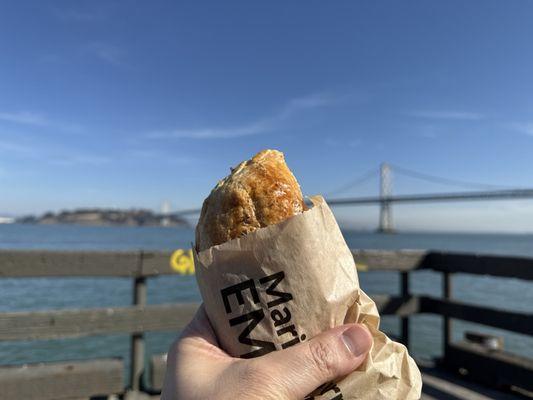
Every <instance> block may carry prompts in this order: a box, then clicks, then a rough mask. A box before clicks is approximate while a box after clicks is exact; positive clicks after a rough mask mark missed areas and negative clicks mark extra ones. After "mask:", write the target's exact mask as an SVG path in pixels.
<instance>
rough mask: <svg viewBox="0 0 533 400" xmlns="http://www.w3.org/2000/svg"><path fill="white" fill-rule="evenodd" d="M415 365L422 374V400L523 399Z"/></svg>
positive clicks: (456, 375) (440, 370)
mask: <svg viewBox="0 0 533 400" xmlns="http://www.w3.org/2000/svg"><path fill="white" fill-rule="evenodd" d="M417 364H418V366H419V368H420V372H422V382H423V386H422V397H421V399H422V400H519V399H522V400H523V397H519V396H516V395H514V394H511V393H508V392H503V391H501V390H496V389H493V388H490V387H487V386H482V385H480V384H477V383H475V382H472V381H469V380H467V379H465V377H464V376H461V375H459V374H455V373H450V372H448V371H444V370H443V369H439V368H435V367H434V366H432V367H428V366H424V365H423V364H421V363H419V362H418V360H417Z"/></svg>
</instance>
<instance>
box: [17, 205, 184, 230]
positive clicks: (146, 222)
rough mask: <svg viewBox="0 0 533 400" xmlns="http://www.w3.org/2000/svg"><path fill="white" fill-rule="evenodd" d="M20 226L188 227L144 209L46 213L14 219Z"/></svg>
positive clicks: (174, 218)
mask: <svg viewBox="0 0 533 400" xmlns="http://www.w3.org/2000/svg"><path fill="white" fill-rule="evenodd" d="M16 222H17V223H21V224H76V225H91V226H189V224H188V222H187V221H186V220H185V219H184V218H182V217H179V216H177V215H170V214H169V215H163V214H156V213H154V212H153V211H150V210H145V209H136V210H117V209H99V208H83V209H77V210H73V211H61V212H58V213H53V212H47V213H45V214H43V215H42V216H40V217H38V216H33V215H28V216H24V217H20V218H17V219H16Z"/></svg>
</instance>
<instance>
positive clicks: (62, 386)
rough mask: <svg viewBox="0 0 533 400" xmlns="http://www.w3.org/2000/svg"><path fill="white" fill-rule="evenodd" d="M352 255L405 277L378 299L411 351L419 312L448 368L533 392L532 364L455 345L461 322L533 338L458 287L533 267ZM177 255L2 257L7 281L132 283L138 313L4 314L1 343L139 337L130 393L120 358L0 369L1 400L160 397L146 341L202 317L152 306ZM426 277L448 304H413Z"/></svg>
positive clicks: (158, 368)
mask: <svg viewBox="0 0 533 400" xmlns="http://www.w3.org/2000/svg"><path fill="white" fill-rule="evenodd" d="M353 255H354V258H355V260H356V263H357V264H358V265H360V266H361V268H360V269H361V270H369V271H376V270H385V271H396V272H398V273H399V274H400V295H399V296H392V295H374V296H371V297H372V298H373V299H374V301H375V302H376V304H377V306H378V309H379V310H380V313H381V314H382V315H396V316H398V317H400V319H401V334H400V338H399V340H401V341H402V342H403V343H405V344H406V345H409V332H410V319H409V317H410V316H412V315H414V314H420V313H427V314H436V315H440V316H442V318H443V320H444V324H443V332H442V337H443V354H444V356H443V358H442V360H441V363H442V365H443V366H445V367H447V368H450V369H452V370H456V371H461V373H462V374H468V375H469V376H471V377H472V378H474V379H478V380H482V381H484V382H485V383H486V384H492V385H497V386H499V387H504V388H510V387H517V388H520V390H526V391H533V360H531V359H528V358H525V357H522V356H518V355H512V354H510V353H507V352H504V351H501V350H494V349H490V348H487V347H484V346H481V345H478V344H474V343H468V342H459V343H452V341H451V328H452V323H453V319H460V320H464V321H469V322H474V323H478V324H482V325H486V326H491V327H496V328H501V329H504V330H508V331H511V332H516V333H520V334H524V335H529V336H531V335H533V314H531V313H524V312H516V311H513V310H500V309H494V308H491V307H485V306H479V305H472V304H466V303H464V302H459V301H456V300H454V299H453V297H452V281H453V280H452V278H453V276H454V274H456V273H464V274H474V275H492V276H495V277H507V278H518V279H523V280H529V281H531V280H533V258H524V257H498V256H486V255H474V254H458V253H444V252H433V251H407V250H404V251H381V250H353ZM170 256H171V253H169V252H145V251H130V252H96V251H76V252H70V251H19V250H1V251H0V279H1V278H29V277H47V278H53V277H96V276H99V277H123V278H129V279H131V281H132V285H133V291H132V292H133V298H132V305H131V306H129V307H106V308H98V309H67V310H50V311H23V312H4V313H0V341H19V340H43V339H59V338H69V337H82V336H93V335H110V334H117V333H127V334H130V336H131V339H130V340H131V360H130V361H131V362H130V368H129V371H128V374H129V377H130V379H129V381H130V382H131V384H130V387H128V388H124V383H123V381H124V380H123V373H124V365H123V362H122V360H119V359H101V360H92V361H81V362H77V363H72V362H69V363H54V364H38V365H30V366H25V367H20V366H3V367H2V366H0V399H10V398H24V399H28V400H31V399H56V398H88V397H91V396H96V395H109V394H124V393H126V392H128V393H130V394H132V393H133V394H134V393H139V392H140V391H147V392H156V391H157V390H159V389H160V387H161V382H162V374H163V373H164V359H163V358H161V357H154V358H153V359H152V364H153V365H152V367H151V371H152V373H151V379H150V382H149V383H148V387H146V386H145V385H143V374H144V371H145V370H147V368H146V366H145V348H144V334H145V333H146V332H151V331H179V330H181V329H182V328H183V327H184V326H185V325H186V324H187V323H188V321H189V320H190V319H191V318H192V316H193V314H194V312H195V310H196V308H197V304H162V305H148V304H147V299H146V297H147V294H146V280H147V279H149V278H152V277H156V276H160V275H167V274H175V271H174V270H173V269H172V267H171V265H170V263H169V260H170ZM417 270H432V271H437V272H441V273H442V288H443V296H442V297H434V296H425V295H424V296H413V295H411V293H410V288H409V275H410V273H411V272H413V271H417ZM43 361H46V360H43ZM0 363H1V360H0ZM480 371H482V373H481V372H480ZM37 382H38V383H37ZM21 391H22V392H21ZM59 391H60V392H61V393H59ZM2 396H3V397H2Z"/></svg>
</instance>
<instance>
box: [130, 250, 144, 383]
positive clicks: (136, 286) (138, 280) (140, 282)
mask: <svg viewBox="0 0 533 400" xmlns="http://www.w3.org/2000/svg"><path fill="white" fill-rule="evenodd" d="M141 257H142V256H141ZM133 305H135V306H144V305H146V278H145V277H135V280H134V282H133ZM144 352H145V349H144V334H143V333H142V332H135V333H133V334H132V335H131V366H130V382H131V389H132V390H133V391H139V390H140V389H141V379H142V374H143V371H144Z"/></svg>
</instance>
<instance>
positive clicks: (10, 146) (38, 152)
mask: <svg viewBox="0 0 533 400" xmlns="http://www.w3.org/2000/svg"><path fill="white" fill-rule="evenodd" d="M0 153H7V154H13V155H16V156H18V157H19V158H21V159H23V160H28V159H30V160H37V161H39V162H45V163H48V164H51V165H61V166H72V165H94V166H99V165H103V164H106V163H109V162H111V161H112V159H111V158H109V157H105V156H101V155H99V154H88V153H79V152H77V151H76V150H73V149H68V148H65V149H62V151H60V152H58V151H57V150H56V148H55V146H54V147H52V148H50V147H49V148H45V147H43V146H36V145H34V144H33V143H23V142H15V141H7V140H0Z"/></svg>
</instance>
